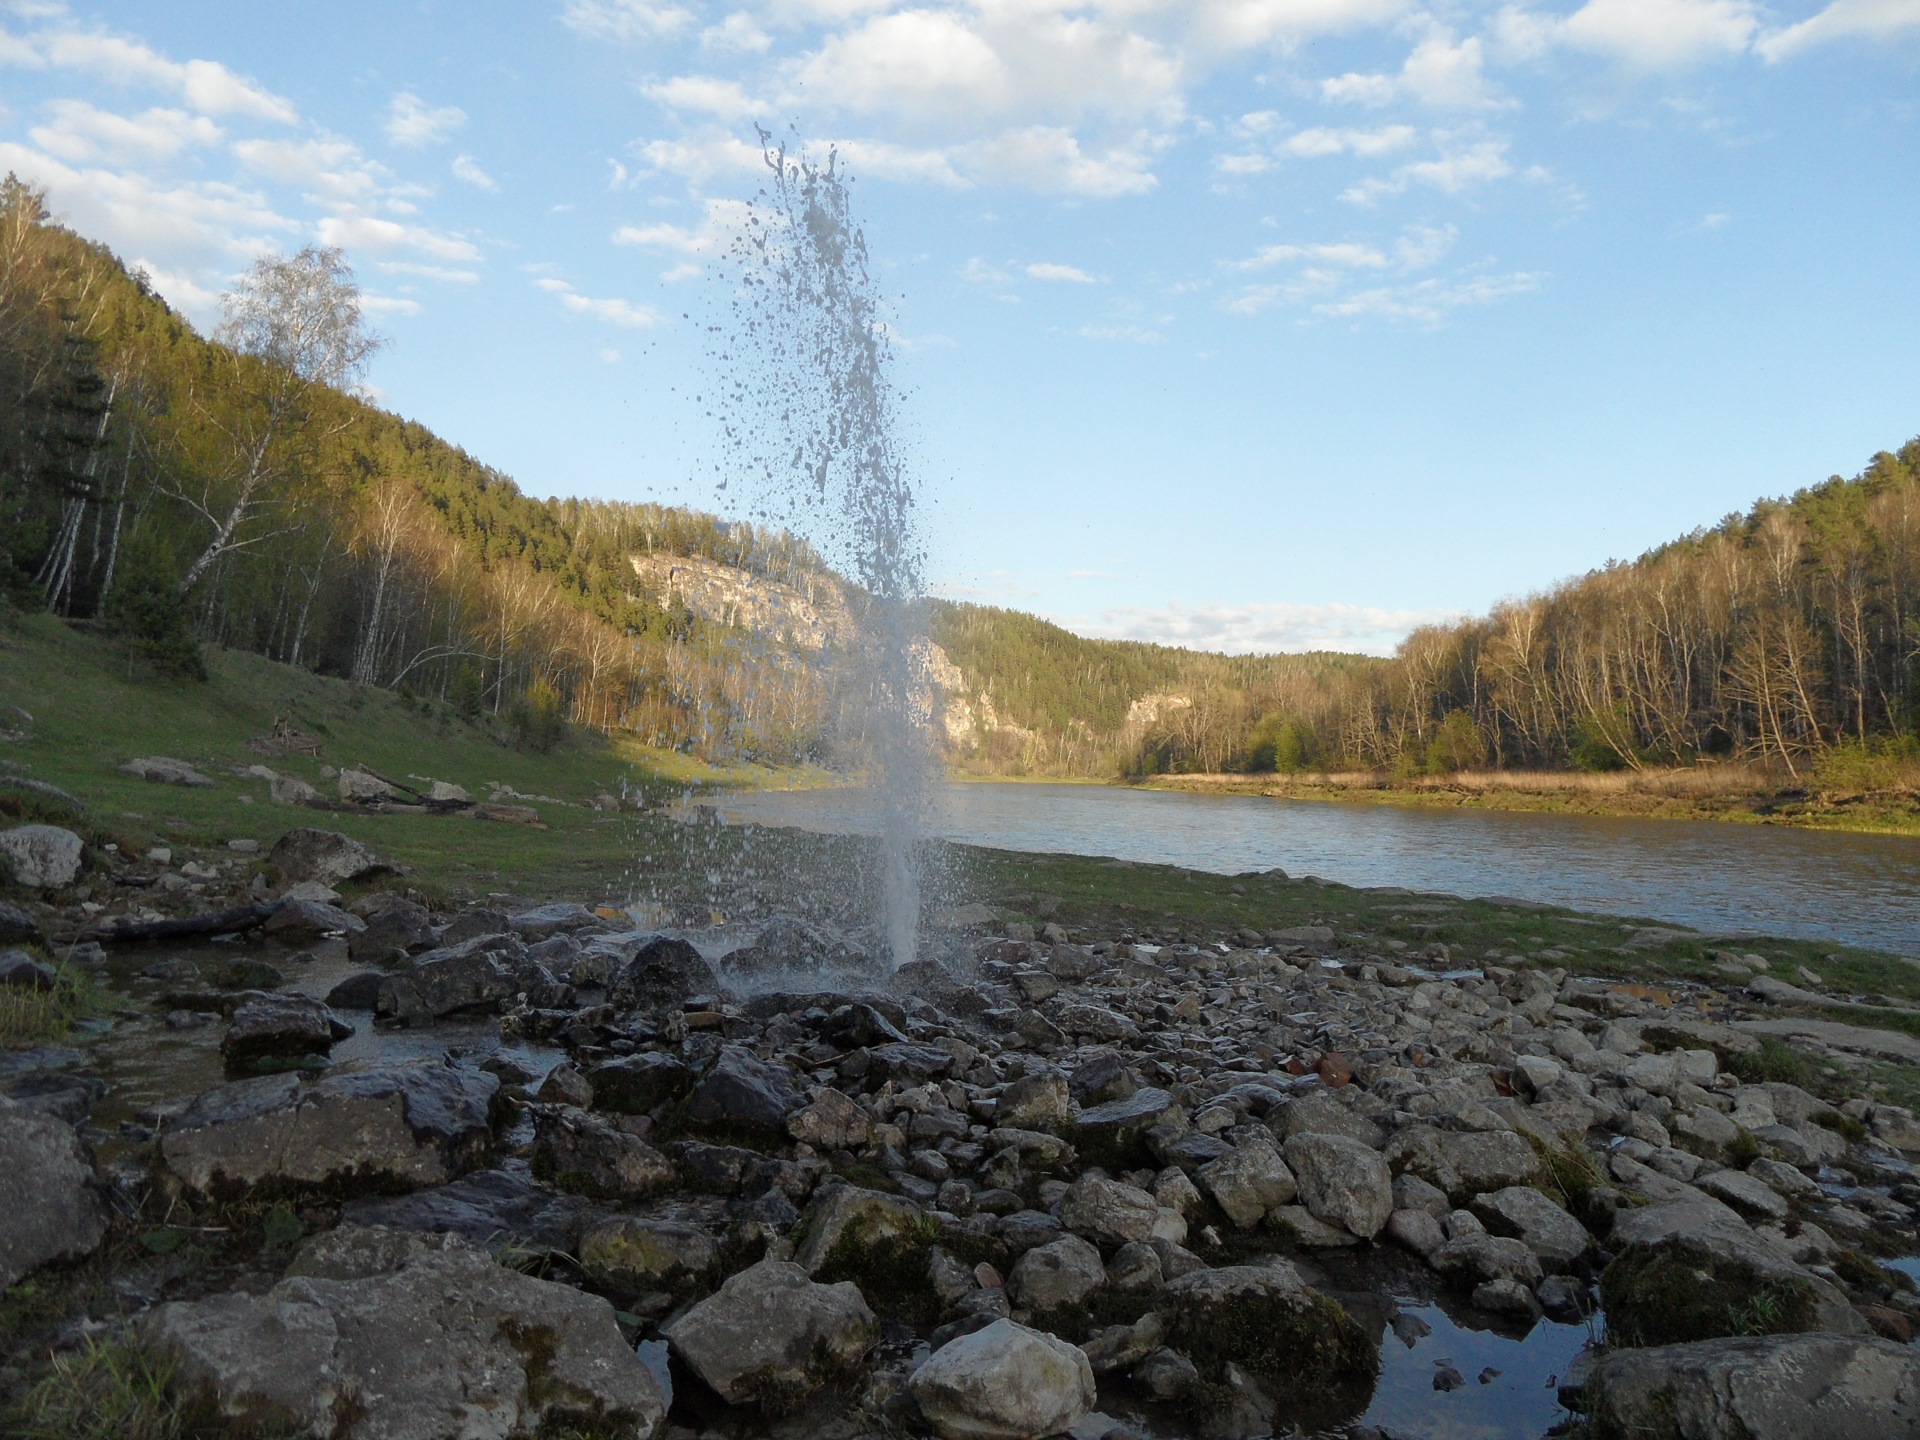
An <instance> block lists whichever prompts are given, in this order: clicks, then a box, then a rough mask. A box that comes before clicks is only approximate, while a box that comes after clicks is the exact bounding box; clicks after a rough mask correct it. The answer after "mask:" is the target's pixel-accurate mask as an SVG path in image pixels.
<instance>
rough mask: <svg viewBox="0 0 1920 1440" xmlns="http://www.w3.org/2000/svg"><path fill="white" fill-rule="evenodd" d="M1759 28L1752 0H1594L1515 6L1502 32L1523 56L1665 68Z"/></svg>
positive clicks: (1739, 43)
mask: <svg viewBox="0 0 1920 1440" xmlns="http://www.w3.org/2000/svg"><path fill="white" fill-rule="evenodd" d="M1841 3H1846V0H1841ZM1856 3H1858V0H1856ZM1869 3H1877V4H1886V3H1896V4H1897V3H1899V0H1869ZM1909 3H1910V0H1909ZM1809 23H1811V22H1809ZM1759 29H1760V15H1759V11H1758V8H1757V7H1756V6H1755V5H1754V4H1753V3H1752V0H1587V3H1586V4H1584V5H1582V6H1581V7H1580V8H1579V9H1578V10H1576V11H1574V12H1573V13H1572V14H1571V15H1568V16H1565V17H1564V18H1563V17H1560V16H1553V15H1539V14H1535V13H1533V12H1531V11H1528V10H1525V9H1521V8H1519V7H1509V8H1508V9H1506V10H1504V11H1502V12H1501V14H1500V17H1499V19H1498V21H1497V22H1496V24H1495V27H1494V33H1495V36H1496V38H1497V40H1498V41H1499V43H1500V45H1501V47H1502V48H1503V49H1504V50H1505V51H1506V52H1507V53H1509V54H1511V55H1513V56H1515V57H1516V58H1523V59H1524V58H1529V57H1532V56H1537V55H1540V54H1543V53H1544V52H1546V51H1547V50H1548V49H1550V48H1552V47H1554V46H1562V47H1565V48H1567V49H1570V50H1580V51H1584V52H1586V53H1588V54H1593V55H1600V56H1604V57H1605V58H1607V59H1610V60H1617V61H1619V62H1621V63H1622V64H1624V65H1628V66H1632V67H1634V68H1637V69H1642V70H1664V69H1674V68H1678V67H1681V66H1685V65H1693V64H1698V63H1700V62H1703V61H1707V60H1715V59H1720V58H1724V57H1726V56H1731V55H1739V54H1742V53H1744V52H1745V51H1746V50H1747V49H1748V47H1749V46H1751V45H1752V44H1753V42H1754V39H1755V37H1756V35H1757V34H1758V32H1759Z"/></svg>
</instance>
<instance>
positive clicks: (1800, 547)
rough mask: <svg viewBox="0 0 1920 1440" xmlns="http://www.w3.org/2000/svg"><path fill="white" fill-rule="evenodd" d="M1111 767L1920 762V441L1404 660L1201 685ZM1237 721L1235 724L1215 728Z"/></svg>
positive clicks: (1448, 627) (1499, 611) (1448, 632)
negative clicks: (1919, 735)
mask: <svg viewBox="0 0 1920 1440" xmlns="http://www.w3.org/2000/svg"><path fill="white" fill-rule="evenodd" d="M1192 698H1193V704H1192V705H1191V706H1190V707H1186V708H1183V709H1181V710H1178V711H1173V712H1169V715H1168V719H1167V721H1166V722H1165V723H1163V724H1161V725H1159V726H1156V727H1155V728H1154V729H1153V730H1152V731H1150V732H1149V733H1146V734H1143V735H1141V736H1138V737H1126V736H1115V739H1116V740H1118V741H1120V742H1121V743H1119V744H1118V745H1117V747H1116V750H1117V755H1118V760H1117V766H1118V768H1119V769H1120V770H1122V771H1123V772H1127V773H1133V774H1141V773H1152V772H1153V771H1154V770H1156V769H1158V770H1190V771H1201V770H1205V771H1219V770H1254V771H1261V770H1283V771H1285V770H1294V771H1298V770H1309V769H1312V770H1372V771H1376V772H1385V773H1386V774H1388V775H1390V776H1395V777H1400V778H1408V777H1412V776H1415V775H1422V774H1445V773H1450V772H1457V771H1462V770H1471V769H1481V768H1499V769H1549V770H1551V769H1569V768H1571V769H1581V770H1594V771H1604V770H1623V769H1641V768H1647V767H1656V766H1673V765H1690V764H1695V763H1700V762H1712V761H1719V760H1735V759H1738V760H1744V761H1748V762H1753V763H1759V764H1762V765H1765V766H1767V767H1768V768H1771V769H1773V770H1775V771H1777V772H1779V773H1781V774H1783V775H1784V776H1786V777H1789V778H1791V779H1795V780H1800V779H1805V778H1806V777H1807V776H1808V775H1809V773H1810V772H1812V771H1814V770H1816V769H1819V770H1821V771H1822V773H1833V772H1834V767H1835V765H1836V764H1839V763H1840V762H1845V763H1846V764H1848V765H1851V766H1852V767H1853V771H1854V772H1857V774H1858V775H1859V776H1860V777H1862V783H1868V784H1870V783H1871V782H1872V776H1873V775H1874V774H1875V773H1876V768H1875V763H1874V762H1876V761H1883V762H1886V763H1885V764H1882V765H1880V766H1879V767H1878V772H1877V773H1880V774H1882V775H1886V774H1892V773H1896V772H1897V771H1898V769H1899V768H1900V766H1901V765H1903V764H1905V765H1911V763H1912V762H1914V761H1916V760H1920V741H1917V740H1916V731H1920V439H1916V440H1911V441H1909V442H1907V443H1906V444H1905V445H1903V446H1902V447H1901V448H1900V449H1899V450H1898V451H1894V452H1885V451H1883V452H1881V453H1880V454H1877V455H1875V456H1874V457H1873V458H1872V459H1871V460H1870V461H1869V462H1868V463H1867V465H1866V467H1865V469H1863V470H1862V471H1861V472H1860V474H1858V475H1856V476H1854V477H1852V478H1850V479H1847V478H1842V477H1840V476H1837V475H1836V476H1833V477H1831V478H1830V479H1828V480H1826V481H1824V482H1822V483H1820V484H1817V485H1814V486H1811V487H1809V488H1807V489H1804V490H1801V491H1799V492H1797V493H1796V494H1794V495H1792V496H1790V497H1788V498H1786V499H1783V500H1764V501H1761V502H1760V503H1758V504H1756V505H1755V506H1754V507H1753V508H1752V509H1751V510H1749V511H1748V512H1746V513H1745V514H1736V515H1730V516H1728V517H1727V518H1726V519H1724V520H1722V521H1721V522H1720V523H1719V524H1718V525H1715V526H1713V527H1711V528H1703V529H1699V530H1696V531H1694V532H1693V533H1692V534H1690V535H1686V536H1683V537H1681V538H1680V539H1678V540H1675V541H1672V542H1671V543H1668V544H1665V545H1662V546H1659V547H1657V548H1656V549H1654V550H1651V551H1649V552H1647V553H1646V554H1644V555H1642V556H1641V557H1639V558H1638V559H1637V560H1633V561H1630V562H1616V563H1610V564H1608V565H1606V566H1605V567H1603V568H1601V569H1599V570H1595V571H1592V572H1590V573H1588V574H1586V575H1582V576H1579V577H1576V578H1574V579H1571V580H1568V581H1565V582H1563V583H1561V584H1559V585H1556V586H1554V587H1552V588H1551V589H1549V590H1547V591H1544V592H1542V593H1540V594H1536V595H1529V596H1526V597H1524V598H1521V599H1516V600H1509V601H1504V602H1502V603H1501V604H1499V605H1496V606H1495V607H1493V609H1492V610H1491V611H1490V612H1489V613H1488V614H1486V615H1483V616H1478V617H1474V618H1470V619H1465V620H1461V621H1458V622H1455V623H1451V624H1441V625H1430V626H1425V627H1422V628H1421V629H1419V630H1416V631H1414V632H1413V633H1412V634H1411V635H1409V636H1408V637H1407V639H1406V641H1405V642H1404V643H1403V644H1401V645H1400V646H1399V648H1398V650H1397V651H1396V653H1395V654H1394V655H1393V657H1392V658H1391V659H1390V660H1387V661H1384V662H1382V663H1379V664H1373V665H1367V664H1348V665H1341V666H1320V667H1317V668H1310V669H1305V670H1298V671H1292V672H1289V671H1285V670H1281V671H1266V672H1255V673H1254V674H1253V675H1252V676H1250V677H1249V679H1248V680H1247V681H1246V682H1245V683H1239V684H1234V683H1229V684H1225V685H1215V686H1211V687H1209V686H1205V685H1202V686H1199V687H1197V688H1196V690H1195V693H1194V694H1193V697H1192ZM1223 731H1224V732H1225V738H1223V737H1222V733H1221V732H1223Z"/></svg>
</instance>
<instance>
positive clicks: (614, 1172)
mask: <svg viewBox="0 0 1920 1440" xmlns="http://www.w3.org/2000/svg"><path fill="white" fill-rule="evenodd" d="M533 1173H534V1174H535V1175H538V1176H540V1177H541V1178H542V1179H546V1180H551V1181H552V1182H553V1183H554V1184H555V1185H558V1186H559V1187H560V1188H561V1189H563V1190H571V1191H573V1192H574V1193H575V1194H578V1195H590V1196H594V1197H596V1198H599V1199H605V1200H637V1199H640V1198H642V1197H644V1196H647V1195H651V1194H653V1193H654V1192H655V1191H658V1190H663V1189H665V1188H666V1187H667V1186H668V1185H671V1184H672V1183H673V1178H674V1171H673V1164H672V1162H671V1161H669V1160H668V1159H667V1157H666V1156H664V1155H662V1154H661V1153H660V1152H659V1151H658V1150H656V1149H654V1148H653V1147H652V1146H651V1145H649V1144H647V1142H646V1141H644V1140H642V1139H640V1137H639V1136H637V1135H630V1134H628V1133H627V1132H626V1131H625V1130H622V1129H620V1128H618V1127H617V1126H615V1125H611V1124H609V1123H608V1122H607V1121H606V1120H604V1119H602V1118H601V1117H600V1116H598V1115H593V1114H589V1113H588V1112H587V1111H585V1110H578V1109H575V1108H574V1107H573V1106H571V1105H539V1106H535V1107H534V1110H533Z"/></svg>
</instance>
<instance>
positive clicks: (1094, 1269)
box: [1007, 1235, 1107, 1311]
mask: <svg viewBox="0 0 1920 1440" xmlns="http://www.w3.org/2000/svg"><path fill="white" fill-rule="evenodd" d="M1106 1283H1107V1270H1106V1266H1105V1265H1104V1264H1102V1263H1101V1260H1100V1252H1099V1251H1098V1250H1096V1249H1094V1247H1093V1246H1091V1245H1089V1244H1088V1243H1087V1242H1086V1241H1085V1240H1082V1239H1081V1238H1080V1237H1079V1236H1078V1235H1062V1236H1061V1237H1060V1238H1059V1239H1058V1240H1055V1241H1053V1242H1052V1243H1051V1244H1048V1245H1038V1246H1035V1247H1034V1248H1033V1249H1031V1250H1029V1251H1027V1253H1026V1254H1024V1255H1022V1256H1021V1257H1020V1258H1019V1259H1018V1260H1016V1261H1015V1262H1014V1265H1013V1271H1012V1273H1011V1274H1009V1275H1008V1276H1007V1290H1008V1293H1009V1294H1011V1295H1012V1297H1013V1299H1014V1300H1015V1301H1016V1302H1017V1303H1018V1304H1020V1305H1024V1306H1025V1307H1026V1308H1027V1309H1029V1310H1036V1311H1043V1310H1061V1309H1065V1308H1067V1307H1068V1306H1073V1305H1078V1304H1079V1303H1080V1302H1081V1301H1083V1300H1085V1299H1086V1298H1087V1297H1088V1296H1089V1295H1091V1294H1092V1293H1093V1292H1094V1291H1096V1290H1098V1289H1099V1288H1100V1287H1101V1286H1102V1285H1104V1284H1106Z"/></svg>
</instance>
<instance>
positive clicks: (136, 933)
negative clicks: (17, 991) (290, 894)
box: [56, 901, 280, 945]
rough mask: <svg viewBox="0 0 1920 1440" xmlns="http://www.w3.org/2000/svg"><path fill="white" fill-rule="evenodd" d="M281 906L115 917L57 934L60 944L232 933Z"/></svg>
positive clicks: (269, 916)
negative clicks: (165, 916)
mask: <svg viewBox="0 0 1920 1440" xmlns="http://www.w3.org/2000/svg"><path fill="white" fill-rule="evenodd" d="M279 908H280V903H279V902H278V901H272V902H263V903H261V904H257V905H241V906H237V907H236V908H234V909H232V910H222V911H220V912H219V913H218V914H216V915H188V916H186V917H185V918H183V919H179V920H116V921H113V922H112V923H110V924H106V925H91V926H88V927H87V928H86V929H84V930H76V931H74V932H72V933H70V934H67V935H61V936H58V937H56V939H57V940H58V942H59V943H60V944H63V945H77V944H80V943H82V942H84V941H88V940H97V941H99V942H101V943H102V944H106V945H126V944H132V943H135V942H138V941H143V940H177V939H180V938H181V937H183V936H188V935H234V934H238V933H239V932H240V931H242V930H253V929H257V928H258V927H259V926H262V925H264V924H266V923H267V921H268V920H270V919H272V918H273V916H274V913H275V912H276V911H278V910H279Z"/></svg>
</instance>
